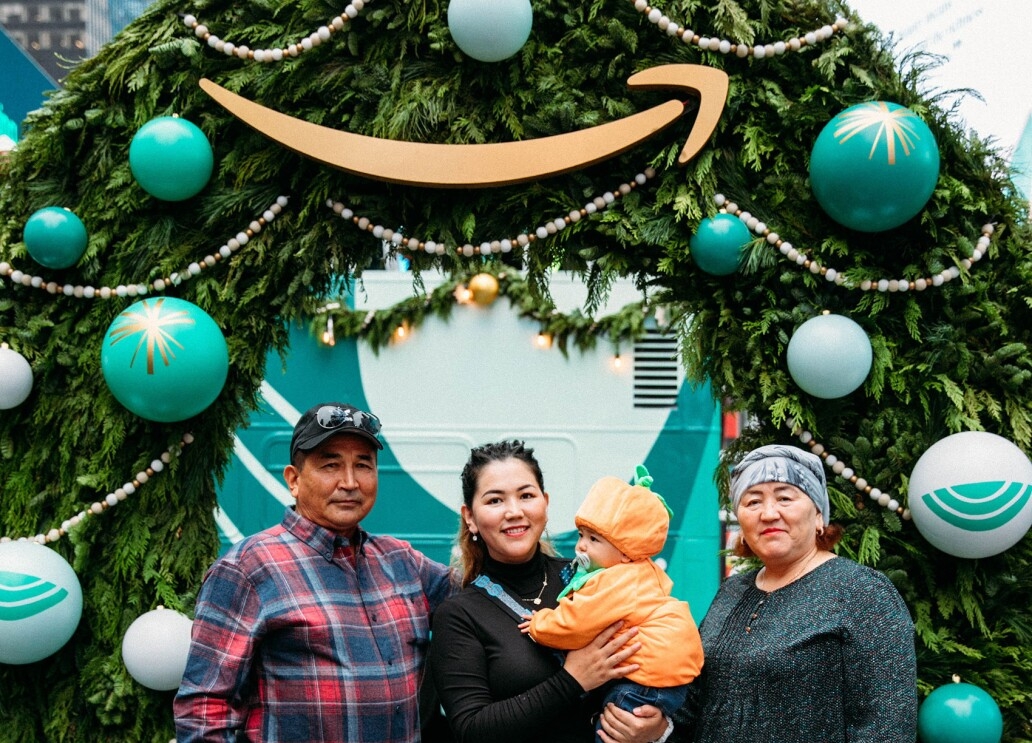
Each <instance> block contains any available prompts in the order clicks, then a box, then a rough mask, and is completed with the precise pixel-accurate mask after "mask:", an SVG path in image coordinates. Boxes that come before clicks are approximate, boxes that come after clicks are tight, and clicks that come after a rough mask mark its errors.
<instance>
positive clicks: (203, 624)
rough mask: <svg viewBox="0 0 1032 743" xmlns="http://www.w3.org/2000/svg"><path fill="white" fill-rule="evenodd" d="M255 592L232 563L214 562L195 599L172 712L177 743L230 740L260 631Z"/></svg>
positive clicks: (238, 722) (241, 718)
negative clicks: (184, 657) (192, 617)
mask: <svg viewBox="0 0 1032 743" xmlns="http://www.w3.org/2000/svg"><path fill="white" fill-rule="evenodd" d="M259 614H260V610H259V601H258V596H257V594H256V592H255V591H254V588H253V586H252V584H251V582H250V581H249V580H248V579H247V577H246V576H245V575H243V574H242V573H241V572H240V570H239V569H238V568H237V567H236V566H235V565H232V564H228V563H222V562H218V563H216V564H215V565H214V566H213V567H212V569H211V571H210V572H209V573H208V576H207V578H206V579H205V581H204V585H203V586H202V587H201V592H200V595H199V596H198V597H197V608H196V611H195V618H194V623H193V630H192V637H191V642H190V651H189V655H188V658H187V663H186V670H185V671H184V673H183V680H182V683H181V684H180V687H179V692H178V693H177V694H176V698H175V701H174V702H173V708H174V712H175V720H176V736H177V738H176V739H177V740H178V741H179V743H201V741H206V742H209V741H210V742H211V743H215V742H216V741H227V742H229V741H235V740H237V731H238V730H240V729H241V728H242V727H243V724H244V717H245V715H246V712H247V710H246V708H245V706H244V700H245V699H246V695H247V688H248V684H249V683H251V668H252V658H253V656H254V652H255V647H256V645H257V642H258V637H259V633H260V631H261V630H260V616H259Z"/></svg>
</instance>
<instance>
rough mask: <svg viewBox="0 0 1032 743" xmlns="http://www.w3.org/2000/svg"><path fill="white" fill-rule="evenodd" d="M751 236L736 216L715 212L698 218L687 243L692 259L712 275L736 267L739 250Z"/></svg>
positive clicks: (740, 252)
mask: <svg viewBox="0 0 1032 743" xmlns="http://www.w3.org/2000/svg"><path fill="white" fill-rule="evenodd" d="M751 240H752V234H751V233H750V232H749V228H748V227H746V226H745V224H744V223H743V222H742V220H740V219H739V218H738V217H735V216H733V215H731V214H717V215H716V216H713V217H707V218H706V219H704V220H702V221H701V222H699V228H698V229H697V230H696V231H695V234H694V235H692V239H691V241H690V242H689V246H690V247H691V249H692V252H691V256H692V260H694V261H695V265H697V266H698V267H699V268H700V269H702V270H703V271H705V272H706V273H708V274H713V275H714V276H728V275H730V274H733V273H734V272H735V271H737V270H738V264H739V263H740V262H741V260H742V250H743V249H744V248H745V246H746V245H748V244H749V242H750V241H751Z"/></svg>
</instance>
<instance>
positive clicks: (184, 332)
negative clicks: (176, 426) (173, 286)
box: [100, 297, 229, 423]
mask: <svg viewBox="0 0 1032 743" xmlns="http://www.w3.org/2000/svg"><path fill="white" fill-rule="evenodd" d="M100 368H101V372H102V373H103V375H104V381H105V382H107V386H108V389H109V390H111V394H112V395H114V396H115V399H116V400H118V401H119V402H120V403H122V405H124V406H125V407H126V408H128V409H129V410H130V411H131V412H133V413H135V414H136V415H138V416H140V417H141V418H146V419H147V420H152V421H158V422H160V423H172V422H175V421H181V420H186V419H187V418H192V417H193V416H195V415H197V414H198V413H200V412H202V411H203V410H205V409H206V408H207V407H208V406H209V405H211V404H212V403H213V402H214V401H215V399H216V398H217V397H218V396H219V393H220V392H221V391H222V387H223V385H225V383H226V376H227V375H228V373H229V350H228V348H227V346H226V338H225V336H223V334H222V330H221V328H219V326H218V325H217V324H216V322H215V321H214V320H213V319H212V318H211V315H209V314H208V313H207V312H205V311H204V310H202V309H201V308H200V307H198V306H197V305H195V304H193V303H192V302H187V301H186V300H185V299H178V298H176V297H149V298H147V299H143V300H140V301H139V302H136V303H135V304H133V305H131V306H130V307H128V308H127V309H126V310H124V311H123V312H122V313H120V314H119V315H118V317H116V318H115V319H114V320H113V321H112V322H111V325H110V326H108V329H107V332H106V333H105V334H104V341H103V345H102V346H101V350H100Z"/></svg>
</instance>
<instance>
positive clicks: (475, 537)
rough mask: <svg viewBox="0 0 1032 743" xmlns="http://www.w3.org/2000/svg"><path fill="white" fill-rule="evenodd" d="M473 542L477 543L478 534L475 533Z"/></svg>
mask: <svg viewBox="0 0 1032 743" xmlns="http://www.w3.org/2000/svg"><path fill="white" fill-rule="evenodd" d="M473 541H474V542H475V541H477V535H476V533H474V534H473Z"/></svg>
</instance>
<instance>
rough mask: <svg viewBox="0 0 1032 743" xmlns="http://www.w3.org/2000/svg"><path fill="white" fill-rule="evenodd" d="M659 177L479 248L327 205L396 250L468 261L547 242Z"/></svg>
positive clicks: (644, 177) (650, 173) (641, 177)
mask: <svg viewBox="0 0 1032 743" xmlns="http://www.w3.org/2000/svg"><path fill="white" fill-rule="evenodd" d="M655 176H656V171H655V169H654V168H645V170H643V171H642V172H641V173H638V174H637V175H636V176H634V180H633V181H631V182H628V183H621V184H620V186H619V187H618V188H617V189H615V190H614V191H606V192H605V193H604V194H602V195H601V196H596V197H595V198H594V199H592V200H591V201H589V202H588V203H586V204H585V205H584V206H583V207H581V209H580V210H574V211H571V212H570V213H569V214H566V215H565V216H562V217H556V218H555V219H551V220H549V221H547V222H545V223H544V224H543V225H541V226H540V227H538V228H537V229H536V230H534V231H533V232H531V233H527V232H522V233H520V234H519V235H517V236H516V237H506V238H496V239H494V240H484V241H483V242H481V243H480V244H478V245H473V244H472V243H466V244H465V245H461V246H453V247H451V248H449V247H448V246H445V245H444V244H443V243H438V242H435V241H434V240H420V239H419V238H416V237H404V236H403V235H402V234H401V233H400V232H395V231H394V230H391V229H389V228H387V227H384V226H383V225H379V224H374V223H373V222H371V221H370V220H369V218H368V217H359V216H358V215H356V214H355V212H354V211H353V210H351V209H349V208H348V207H347V206H345V205H344V204H343V203H341V202H339V201H334V200H333V199H327V200H326V206H327V207H329V208H330V209H332V210H333V212H334V214H336V215H338V216H339V217H340V218H341V219H346V220H348V221H349V222H351V223H352V224H354V225H355V226H356V227H358V229H360V230H362V231H364V232H370V233H372V234H373V236H374V237H379V238H380V239H381V240H385V241H389V242H391V243H393V245H394V246H395V247H399V248H404V249H407V250H410V251H417V250H422V251H423V252H425V253H427V254H428V255H444V254H445V253H447V252H449V250H450V252H451V253H453V254H461V255H463V256H465V257H467V258H471V257H473V256H474V255H492V254H495V253H509V252H511V251H512V250H513V248H520V249H522V248H526V247H527V246H528V245H530V244H531V243H533V242H536V241H538V240H547V239H548V238H550V237H552V236H554V235H556V234H558V233H559V232H560V231H562V230H564V229H566V227H567V226H569V225H570V224H572V223H574V222H579V221H580V220H581V218H583V217H587V216H589V215H592V214H595V213H597V212H599V211H601V210H603V209H605V208H607V207H609V206H612V205H613V204H615V203H616V201H617V199H619V198H621V197H623V196H626V195H627V194H629V193H630V192H631V191H633V190H634V189H635V188H637V187H638V186H642V185H644V184H645V183H647V182H648V180H649V179H650V178H654V177H655Z"/></svg>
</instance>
